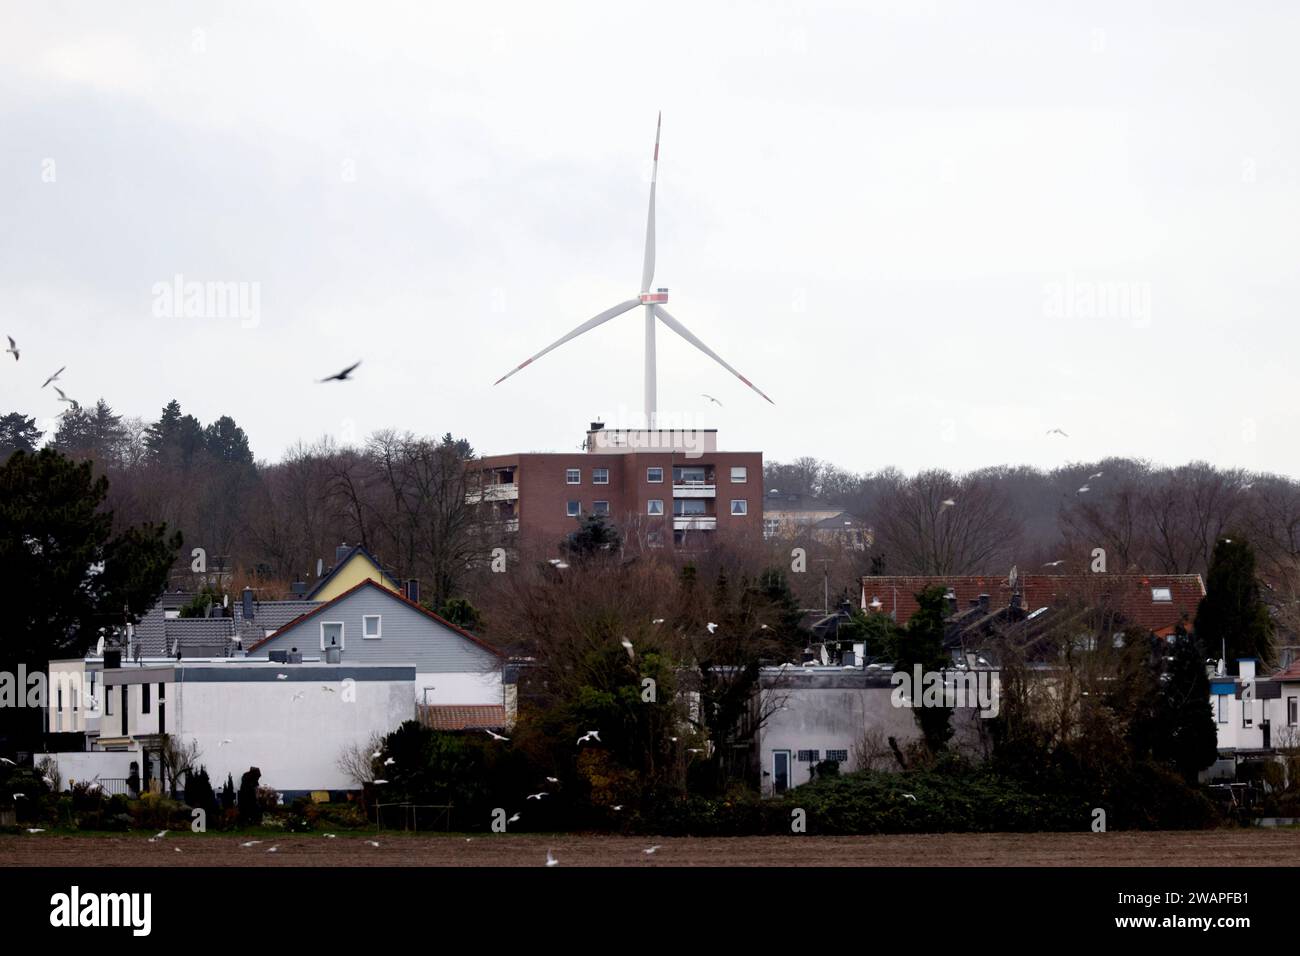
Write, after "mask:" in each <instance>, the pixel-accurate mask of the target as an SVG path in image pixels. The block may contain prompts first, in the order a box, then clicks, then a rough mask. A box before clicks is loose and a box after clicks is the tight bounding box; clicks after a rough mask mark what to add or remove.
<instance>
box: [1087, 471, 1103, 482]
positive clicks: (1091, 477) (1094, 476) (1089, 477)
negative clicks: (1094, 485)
mask: <svg viewBox="0 0 1300 956" xmlns="http://www.w3.org/2000/svg"><path fill="white" fill-rule="evenodd" d="M1101 475H1102V473H1101V472H1100V471H1099V472H1097V473H1096V474H1095V475H1089V476H1088V480H1089V481H1092V480H1093V479H1094V478H1100V477H1101Z"/></svg>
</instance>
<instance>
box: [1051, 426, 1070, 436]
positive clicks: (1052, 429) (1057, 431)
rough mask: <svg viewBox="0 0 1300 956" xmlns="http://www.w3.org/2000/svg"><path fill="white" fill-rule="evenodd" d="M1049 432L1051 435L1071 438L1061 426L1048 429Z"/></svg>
mask: <svg viewBox="0 0 1300 956" xmlns="http://www.w3.org/2000/svg"><path fill="white" fill-rule="evenodd" d="M1047 434H1049V435H1060V436H1061V437H1062V438H1069V437H1070V436H1069V435H1067V434H1066V433H1065V432H1063V431H1061V430H1060V429H1059V428H1049V429H1048V430H1047Z"/></svg>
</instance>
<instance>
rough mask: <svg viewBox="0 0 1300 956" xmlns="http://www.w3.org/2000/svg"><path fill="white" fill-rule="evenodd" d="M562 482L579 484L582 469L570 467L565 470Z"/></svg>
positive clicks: (580, 482)
mask: <svg viewBox="0 0 1300 956" xmlns="http://www.w3.org/2000/svg"><path fill="white" fill-rule="evenodd" d="M564 483H565V484H566V485H580V484H582V469H581V468H570V469H568V470H567V471H565V473H564Z"/></svg>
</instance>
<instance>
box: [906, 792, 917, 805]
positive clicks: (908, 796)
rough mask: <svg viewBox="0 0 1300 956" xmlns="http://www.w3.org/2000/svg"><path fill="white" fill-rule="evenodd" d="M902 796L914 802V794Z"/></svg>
mask: <svg viewBox="0 0 1300 956" xmlns="http://www.w3.org/2000/svg"><path fill="white" fill-rule="evenodd" d="M903 796H905V797H907V799H909V800H911V801H912V802H913V803H915V802H916V794H914V793H905V794H903Z"/></svg>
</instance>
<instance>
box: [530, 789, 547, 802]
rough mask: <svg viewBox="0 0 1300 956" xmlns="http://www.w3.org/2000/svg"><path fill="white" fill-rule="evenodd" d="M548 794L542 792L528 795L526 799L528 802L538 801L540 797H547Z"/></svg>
mask: <svg viewBox="0 0 1300 956" xmlns="http://www.w3.org/2000/svg"><path fill="white" fill-rule="evenodd" d="M549 796H550V794H549V793H547V792H546V791H545V790H543V791H542V792H541V793H530V794H529V795H528V797H527V799H529V800H540V799H542V797H549Z"/></svg>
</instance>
